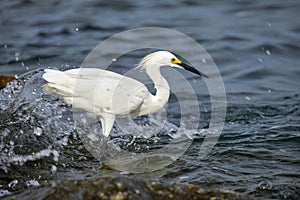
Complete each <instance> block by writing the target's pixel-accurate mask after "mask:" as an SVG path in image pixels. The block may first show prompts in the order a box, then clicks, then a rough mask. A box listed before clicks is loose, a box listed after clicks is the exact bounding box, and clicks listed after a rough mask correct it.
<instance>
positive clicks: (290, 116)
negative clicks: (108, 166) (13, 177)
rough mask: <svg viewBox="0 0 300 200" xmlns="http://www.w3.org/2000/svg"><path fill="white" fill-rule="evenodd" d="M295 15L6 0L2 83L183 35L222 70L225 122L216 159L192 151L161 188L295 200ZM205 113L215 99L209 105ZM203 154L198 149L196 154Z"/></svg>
mask: <svg viewBox="0 0 300 200" xmlns="http://www.w3.org/2000/svg"><path fill="white" fill-rule="evenodd" d="M299 10H300V3H299V2H298V1H295V0H286V1H281V0H230V1H226V2H225V1H219V0H218V1H204V0H199V1H197V0H179V1H173V0H167V1H152V0H149V1H133V0H132V1H130V0H127V1H121V0H120V1H96V0H88V1H80V0H74V1H59V0H49V1H37V0H36V1H35V0H14V1H11V0H2V1H1V4H0V30H1V31H0V74H1V75H12V76H20V75H21V74H23V73H25V72H28V71H31V70H34V69H37V68H46V67H55V68H59V69H69V68H76V67H80V65H81V63H82V62H83V60H84V58H85V57H86V56H87V54H88V53H89V52H90V51H91V50H92V49H93V48H94V47H95V46H96V45H98V44H99V43H100V42H101V41H103V40H105V39H106V38H108V37H110V36H111V35H113V34H116V33H119V32H121V31H126V30H128V29H132V28H138V27H145V26H155V27H164V28H170V29H174V30H177V31H180V32H182V33H184V34H187V35H188V36H190V37H192V38H193V39H195V40H197V41H198V42H199V43H200V44H201V45H202V46H203V47H204V48H205V49H206V51H207V52H208V53H209V54H210V56H211V57H212V58H213V60H214V61H215V63H216V64H217V66H218V68H219V70H220V72H221V74H222V77H223V79H224V84H225V88H226V92H227V101H228V113H227V119H226V125H225V128H224V131H223V134H222V137H221V138H220V140H219V143H218V145H217V146H216V147H215V150H214V151H213V152H212V153H211V154H210V156H208V158H207V159H205V160H201V161H195V159H194V158H195V157H194V156H195V155H194V154H193V151H192V150H191V151H190V152H187V154H186V155H184V156H183V157H182V158H180V160H179V161H178V162H176V163H174V165H173V166H170V167H169V168H168V173H167V174H166V175H165V176H163V177H162V178H161V180H162V181H165V182H181V183H194V184H197V185H200V186H202V187H207V186H209V187H212V188H217V189H231V190H235V191H238V192H242V193H244V194H250V195H254V196H256V197H263V198H264V199H267V198H270V199H277V198H278V199H293V198H295V199H296V198H297V197H299V196H298V195H299V190H300V188H299V185H300V160H299V158H300V148H299V146H300V145H299V144H300V125H299V124H300V123H299V122H300V97H299V93H300V81H299V77H300V66H299V56H300V23H299V17H300V15H299ZM144 55H145V54H144V53H143V52H142V51H141V52H138V53H135V54H133V55H129V56H127V57H126V56H124V58H123V59H122V63H121V62H120V63H118V65H119V68H118V69H120V71H121V72H126V71H127V70H128V69H130V68H131V66H132V65H134V64H136V63H137V62H138V59H140V58H141V57H143V56H144ZM199 95H200V94H199ZM171 100H172V97H171ZM206 101H207V102H206ZM206 103H207V104H209V98H206V99H205V98H204V104H206ZM204 118H205V116H204ZM207 120H209V116H208V117H207ZM2 124H3V122H2ZM206 124H207V123H206ZM204 127H205V125H204ZM202 128H203V127H202ZM201 137H202V136H199V141H200V140H201ZM200 144H201V143H199V144H197V140H196V141H195V144H194V146H192V147H191V148H192V149H193V148H194V149H198V148H199V145H200ZM0 173H4V172H2V171H0ZM58 173H59V170H58ZM82 173H83V174H85V172H82ZM89 173H91V172H89ZM178 177H181V178H178Z"/></svg>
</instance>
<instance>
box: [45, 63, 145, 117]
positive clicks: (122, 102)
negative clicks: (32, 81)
mask: <svg viewBox="0 0 300 200" xmlns="http://www.w3.org/2000/svg"><path fill="white" fill-rule="evenodd" d="M45 72H46V73H45V74H44V75H43V78H44V79H45V80H46V81H48V82H49V83H48V85H47V86H46V89H47V90H48V91H49V92H50V93H56V94H58V95H60V96H62V97H63V98H64V99H65V101H66V102H68V103H70V104H72V105H73V106H75V107H78V108H82V109H84V110H86V111H88V112H90V113H93V114H96V115H99V114H101V113H103V112H105V113H111V114H114V115H124V114H129V113H130V112H132V111H134V110H136V109H138V108H139V107H140V106H141V105H142V103H143V101H144V100H145V99H147V98H148V97H149V95H151V94H150V93H149V92H148V90H147V88H146V87H145V86H144V85H143V84H142V83H140V82H138V81H136V80H134V79H131V78H129V77H126V76H122V75H120V74H117V73H114V72H111V71H106V70H102V69H96V68H80V69H72V70H68V71H65V72H61V71H56V70H45Z"/></svg>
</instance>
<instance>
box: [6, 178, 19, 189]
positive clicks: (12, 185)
mask: <svg viewBox="0 0 300 200" xmlns="http://www.w3.org/2000/svg"><path fill="white" fill-rule="evenodd" d="M18 182H19V181H18V180H17V179H15V180H13V181H11V182H10V183H9V184H8V187H10V188H11V187H15V186H16V185H17V184H18Z"/></svg>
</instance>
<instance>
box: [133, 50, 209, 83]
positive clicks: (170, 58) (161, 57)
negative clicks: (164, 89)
mask: <svg viewBox="0 0 300 200" xmlns="http://www.w3.org/2000/svg"><path fill="white" fill-rule="evenodd" d="M148 66H149V67H151V66H152V67H153V66H170V67H176V68H180V69H185V70H188V71H190V72H193V73H195V74H198V75H200V76H203V77H205V78H208V76H207V75H206V74H204V73H203V72H200V71H198V70H197V69H196V68H194V67H192V66H190V65H188V64H186V63H184V62H182V61H181V60H180V59H178V58H177V57H176V56H175V55H174V54H172V53H170V52H168V51H156V52H154V53H151V54H149V55H147V56H146V57H144V58H143V60H142V61H141V62H140V63H139V65H138V67H139V68H142V69H144V68H147V67H148Z"/></svg>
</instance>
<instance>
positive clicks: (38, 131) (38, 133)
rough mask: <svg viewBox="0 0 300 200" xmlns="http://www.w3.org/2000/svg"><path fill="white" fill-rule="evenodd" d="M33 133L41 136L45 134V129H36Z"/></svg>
mask: <svg viewBox="0 0 300 200" xmlns="http://www.w3.org/2000/svg"><path fill="white" fill-rule="evenodd" d="M33 133H34V134H35V135H37V136H41V135H42V134H43V129H41V128H40V127H35V128H34V130H33Z"/></svg>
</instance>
